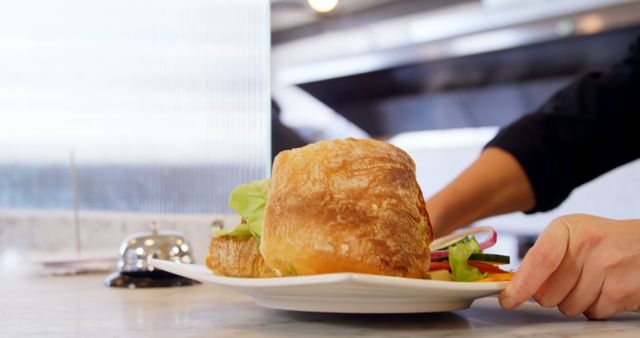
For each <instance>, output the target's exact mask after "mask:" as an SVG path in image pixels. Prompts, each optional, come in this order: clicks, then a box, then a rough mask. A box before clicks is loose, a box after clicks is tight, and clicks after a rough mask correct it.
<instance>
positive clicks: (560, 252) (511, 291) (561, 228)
mask: <svg viewBox="0 0 640 338" xmlns="http://www.w3.org/2000/svg"><path fill="white" fill-rule="evenodd" d="M568 244H569V229H568V227H567V226H566V224H565V223H564V221H562V220H557V221H554V222H553V223H551V224H550V225H549V226H548V227H547V229H546V230H545V231H544V232H543V233H542V234H541V235H540V237H539V238H538V240H537V241H536V244H534V246H533V247H531V249H530V250H529V252H528V253H527V255H526V256H525V257H524V260H523V261H522V264H520V267H519V268H518V271H517V272H516V273H515V274H514V276H513V279H512V280H511V282H510V283H509V284H508V285H507V287H506V288H505V289H504V290H503V291H502V292H501V293H500V305H502V307H504V308H506V309H510V308H514V307H516V306H518V305H520V304H522V303H523V302H524V301H526V300H527V299H528V298H529V297H531V296H533V295H534V294H535V293H536V291H538V289H539V288H540V287H541V286H542V284H543V283H544V282H545V281H546V280H547V279H548V278H549V276H551V274H552V273H553V272H554V271H556V269H557V268H558V267H559V266H560V264H561V263H562V260H563V258H564V255H565V253H566V251H567V246H568Z"/></svg>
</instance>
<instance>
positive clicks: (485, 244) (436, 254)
mask: <svg viewBox="0 0 640 338" xmlns="http://www.w3.org/2000/svg"><path fill="white" fill-rule="evenodd" d="M480 233H488V234H489V237H487V239H485V240H484V241H482V242H481V243H479V244H480V249H481V250H485V249H488V248H490V247H492V246H494V245H495V244H496V242H497V241H498V234H497V233H496V231H495V230H494V229H493V228H492V227H477V228H470V229H467V230H464V231H461V232H456V233H453V234H451V235H447V236H444V237H440V238H438V239H436V240H435V241H433V242H431V245H430V246H429V247H430V248H431V250H432V252H431V258H443V257H449V250H443V249H444V248H446V247H448V246H449V245H451V244H453V243H455V242H457V241H459V240H461V239H462V238H464V237H467V236H469V235H474V234H480Z"/></svg>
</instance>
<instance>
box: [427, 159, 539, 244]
mask: <svg viewBox="0 0 640 338" xmlns="http://www.w3.org/2000/svg"><path fill="white" fill-rule="evenodd" d="M534 206H535V196H534V193H533V189H532V187H531V184H530V183H529V180H528V178H527V175H526V174H525V172H524V170H523V169H522V167H521V166H520V164H519V163H518V161H517V160H516V159H515V158H514V157H513V156H512V155H511V154H509V153H507V152H506V151H504V150H501V149H499V148H491V147H490V148H487V149H486V150H485V151H483V152H482V154H481V155H480V157H479V158H478V159H477V160H476V161H475V162H474V163H473V164H471V166H469V167H468V168H467V169H466V170H465V171H464V172H462V173H461V174H460V175H459V176H458V177H457V178H456V179H455V180H453V181H452V182H451V183H450V184H449V185H447V186H446V187H445V188H444V189H442V190H441V191H439V192H438V193H436V194H435V195H434V196H432V197H431V198H430V199H429V200H428V201H427V209H428V211H429V215H430V217H431V222H432V224H433V230H434V234H435V236H436V237H440V236H443V235H446V234H448V233H450V232H452V231H454V230H456V229H458V228H461V227H464V226H466V225H469V224H470V223H472V222H474V221H476V220H479V219H482V218H485V217H490V216H494V215H499V214H504V213H508V212H514V211H525V210H529V209H531V208H533V207H534Z"/></svg>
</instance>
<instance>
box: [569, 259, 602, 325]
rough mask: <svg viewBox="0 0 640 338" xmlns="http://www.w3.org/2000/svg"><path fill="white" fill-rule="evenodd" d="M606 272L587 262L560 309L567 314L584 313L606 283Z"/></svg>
mask: <svg viewBox="0 0 640 338" xmlns="http://www.w3.org/2000/svg"><path fill="white" fill-rule="evenodd" d="M604 279H605V277H604V274H602V271H599V270H598V269H597V268H596V267H595V265H594V264H587V265H585V267H584V268H583V270H582V274H581V275H580V278H579V280H578V283H577V284H576V285H575V287H574V288H573V290H571V292H570V293H569V294H568V295H567V296H566V297H565V298H564V299H563V300H562V302H560V304H558V310H560V312H562V313H564V314H565V315H567V316H577V315H579V314H581V313H584V312H585V311H587V309H589V307H590V306H591V305H592V304H594V303H595V302H596V300H597V299H598V296H599V295H600V294H601V291H602V286H603V285H604Z"/></svg>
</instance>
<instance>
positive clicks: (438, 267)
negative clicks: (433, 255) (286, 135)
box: [429, 262, 451, 271]
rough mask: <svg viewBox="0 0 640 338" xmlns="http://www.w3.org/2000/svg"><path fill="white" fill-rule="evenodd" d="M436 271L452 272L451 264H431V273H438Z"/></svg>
mask: <svg viewBox="0 0 640 338" xmlns="http://www.w3.org/2000/svg"><path fill="white" fill-rule="evenodd" d="M436 270H449V271H451V265H449V262H431V265H430V266H429V271H436Z"/></svg>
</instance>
